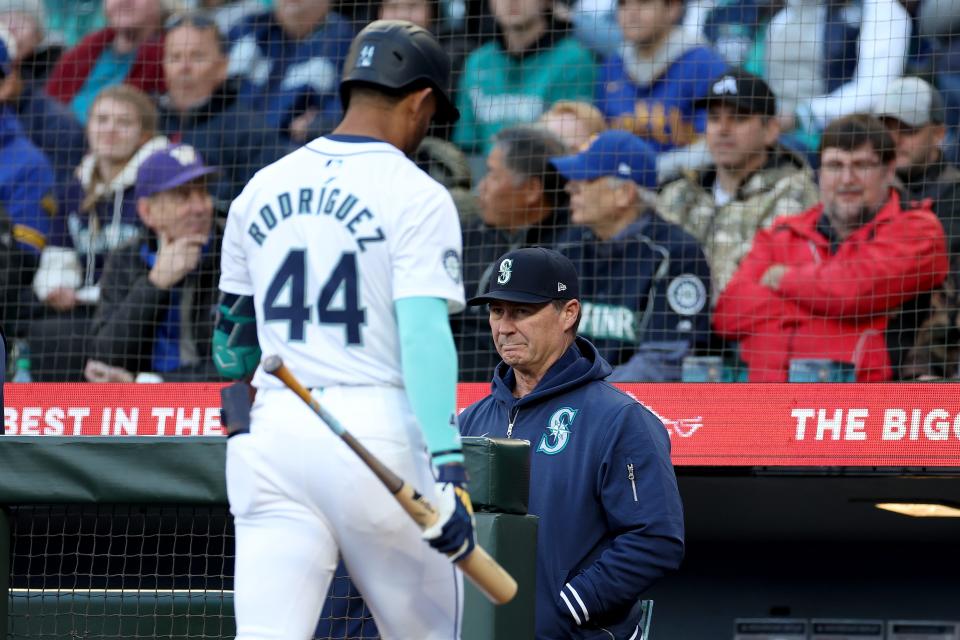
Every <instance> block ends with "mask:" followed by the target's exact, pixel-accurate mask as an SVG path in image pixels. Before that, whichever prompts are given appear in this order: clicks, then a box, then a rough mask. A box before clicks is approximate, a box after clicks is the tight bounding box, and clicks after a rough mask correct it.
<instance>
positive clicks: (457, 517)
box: [423, 463, 477, 562]
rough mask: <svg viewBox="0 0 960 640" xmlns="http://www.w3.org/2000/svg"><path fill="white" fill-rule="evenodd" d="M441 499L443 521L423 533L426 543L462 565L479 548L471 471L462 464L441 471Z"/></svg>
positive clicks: (438, 491)
mask: <svg viewBox="0 0 960 640" xmlns="http://www.w3.org/2000/svg"><path fill="white" fill-rule="evenodd" d="M437 499H438V504H437V512H438V513H439V516H440V517H439V518H437V521H436V522H434V523H433V525H431V526H430V527H428V528H427V529H425V530H424V531H423V539H424V540H426V541H427V542H428V543H429V544H430V546H431V547H433V548H434V549H436V550H437V551H439V552H441V553H445V554H447V555H448V556H449V557H450V560H452V561H453V562H459V561H460V560H461V559H463V558H466V557H467V556H468V555H470V552H471V551H473V548H474V547H475V546H476V545H477V538H476V533H475V532H474V523H473V504H471V503H470V494H469V493H467V470H466V469H465V468H464V467H463V465H462V464H456V463H454V464H445V465H442V466H441V467H440V469H439V471H438V474H437Z"/></svg>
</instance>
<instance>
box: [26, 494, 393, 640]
mask: <svg viewBox="0 0 960 640" xmlns="http://www.w3.org/2000/svg"><path fill="white" fill-rule="evenodd" d="M10 526H11V547H12V554H11V567H10V596H9V600H8V603H9V621H8V630H7V634H8V635H7V637H8V638H10V639H11V640H20V639H25V638H31V639H39V638H45V639H49V640H53V639H56V640H60V639H63V638H116V639H120V638H123V639H128V640H134V639H136V638H198V639H199V638H210V639H214V638H233V637H234V634H235V626H234V618H233V591H232V589H233V576H232V574H233V553H234V551H233V544H234V537H233V522H232V519H231V518H230V516H229V514H228V513H227V511H226V508H225V507H224V508H219V507H196V506H137V505H107V504H104V505H91V506H81V505H36V506H20V507H13V508H11V509H10ZM290 597H291V598H295V597H297V594H296V593H291V594H290ZM315 637H316V638H317V639H318V640H337V639H340V638H356V639H361V638H375V637H377V636H376V628H375V626H374V625H373V623H372V621H371V620H370V619H369V613H368V612H367V611H366V609H365V608H364V605H363V602H362V600H361V599H360V598H359V596H358V595H357V594H356V592H355V591H354V590H353V588H352V586H351V585H350V582H349V580H348V578H347V577H346V573H345V571H343V570H342V568H341V570H339V571H338V573H337V575H336V576H335V577H334V580H333V583H332V585H331V589H330V594H329V597H328V599H327V601H326V604H325V606H324V609H323V612H322V613H321V615H320V618H319V621H318V625H317V631H316V634H315Z"/></svg>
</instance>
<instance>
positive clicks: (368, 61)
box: [357, 44, 377, 67]
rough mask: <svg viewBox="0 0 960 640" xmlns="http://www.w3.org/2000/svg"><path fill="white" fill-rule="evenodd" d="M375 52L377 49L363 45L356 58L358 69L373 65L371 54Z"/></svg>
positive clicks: (370, 45)
mask: <svg viewBox="0 0 960 640" xmlns="http://www.w3.org/2000/svg"><path fill="white" fill-rule="evenodd" d="M376 50H377V47H376V46H375V45H372V44H367V45H364V46H363V48H362V49H360V55H359V56H358V57H357V66H358V67H369V66H371V65H373V53H374V52H375V51H376Z"/></svg>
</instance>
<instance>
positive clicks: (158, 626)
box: [7, 590, 236, 640]
mask: <svg viewBox="0 0 960 640" xmlns="http://www.w3.org/2000/svg"><path fill="white" fill-rule="evenodd" d="M234 635H236V628H235V626H234V620H233V594H231V593H217V592H172V593H171V592H169V591H167V592H156V591H142V592H138V591H132V590H131V591H122V592H120V591H109V592H104V591H89V592H88V591H76V592H70V591H51V590H47V591H31V592H29V593H27V592H24V591H14V592H13V593H11V594H10V627H9V634H8V636H7V638H8V640H21V639H26V638H45V639H46V640H75V639H76V638H111V639H112V640H143V639H144V638H168V639H170V640H174V639H177V640H179V639H183V640H187V639H188V638H232V637H234Z"/></svg>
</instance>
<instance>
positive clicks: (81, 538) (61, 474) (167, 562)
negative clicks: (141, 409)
mask: <svg viewBox="0 0 960 640" xmlns="http://www.w3.org/2000/svg"><path fill="white" fill-rule="evenodd" d="M225 444H226V440H225V439H224V438H222V437H212V438H211V437H198V438H189V439H186V438H162V437H161V438H146V437H144V438H141V437H134V438H130V437H123V438H112V437H107V438H95V439H94V438H66V437H62V438H61V437H48V438H33V437H11V436H7V437H3V438H0V505H2V508H0V640H14V639H19V638H27V637H29V638H47V639H51V640H53V639H61V638H62V639H67V638H70V639H73V638H84V637H87V638H116V639H125V638H129V639H133V638H145V637H149V638H188V637H189V638H232V637H233V633H234V625H233V603H232V592H231V586H232V577H231V574H232V564H233V563H232V559H233V530H232V522H231V519H230V517H229V514H228V513H227V510H226V487H225V484H224V474H223V468H224V456H225ZM466 447H467V452H468V454H467V456H468V462H467V465H468V468H469V469H470V472H471V474H472V476H473V477H474V478H475V483H474V484H475V485H476V490H475V491H476V496H477V503H478V505H479V508H481V509H487V511H486V512H481V513H478V515H477V534H478V538H479V541H480V544H481V545H483V546H484V547H485V548H486V549H487V550H488V551H490V553H491V554H492V555H493V556H494V557H496V558H497V559H498V561H500V562H501V563H502V564H503V565H504V566H505V567H506V568H507V570H508V571H510V572H511V573H512V574H513V575H514V576H515V577H516V578H517V580H518V582H519V584H520V592H519V594H518V596H517V598H516V599H515V600H514V601H513V602H512V603H510V604H509V605H506V606H503V607H492V606H490V605H489V604H487V603H486V601H485V599H484V598H483V596H481V595H480V594H479V593H478V592H477V591H476V590H475V589H473V587H472V586H469V585H468V587H467V592H466V600H467V605H466V611H467V613H466V615H465V620H464V636H463V637H464V639H465V640H488V639H492V638H497V637H499V638H504V637H511V636H508V635H505V633H507V631H506V630H513V631H514V632H517V633H520V634H521V635H520V636H517V637H531V636H532V630H533V594H534V590H533V581H534V561H535V553H536V547H535V545H536V518H535V517H534V516H529V515H526V513H525V511H526V497H525V491H524V492H521V493H517V491H516V487H518V486H519V487H526V486H527V483H526V481H519V479H520V478H523V479H524V480H525V479H526V478H528V477H529V467H528V465H527V455H528V450H529V446H528V445H527V444H526V443H520V442H514V443H507V444H504V445H499V446H498V445H496V444H492V443H490V442H489V441H487V440H486V439H474V441H473V442H470V443H466ZM515 480H516V482H515ZM501 498H502V499H503V501H505V503H506V504H508V508H509V510H510V511H511V512H510V513H505V512H503V511H501V512H492V511H490V509H492V508H493V507H492V505H491V501H501ZM11 540H12V541H13V544H14V548H13V549H11ZM505 540H509V544H505ZM8 560H9V561H10V563H9V566H8V565H6V564H5V563H7V561H8ZM291 597H293V594H291Z"/></svg>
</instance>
